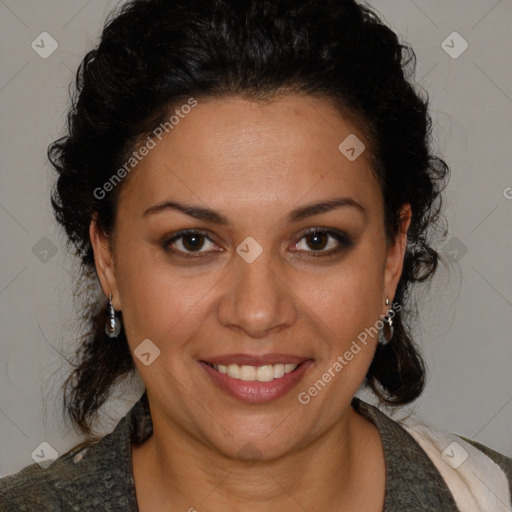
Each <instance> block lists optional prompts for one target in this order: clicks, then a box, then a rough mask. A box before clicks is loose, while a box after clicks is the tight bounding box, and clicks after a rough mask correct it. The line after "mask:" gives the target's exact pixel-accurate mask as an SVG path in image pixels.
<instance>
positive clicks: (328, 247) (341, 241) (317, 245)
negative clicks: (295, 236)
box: [295, 229, 350, 256]
mask: <svg viewBox="0 0 512 512" xmlns="http://www.w3.org/2000/svg"><path fill="white" fill-rule="evenodd" d="M329 239H331V242H330V243H329ZM333 239H334V241H333ZM303 242H305V244H306V245H308V246H309V247H310V249H309V250H308V249H307V248H306V249H301V248H300V245H301V243H303ZM349 245H350V241H349V240H348V237H347V236H346V235H345V234H344V233H342V232H338V231H332V230H322V229H314V230H311V231H309V232H308V233H305V234H304V235H302V237H301V238H300V240H299V242H298V243H297V244H296V245H295V248H297V249H298V250H305V251H306V252H309V254H311V255H312V256H317V255H316V254H313V253H320V254H318V256H323V255H325V254H326V253H327V254H332V253H335V252H338V251H339V250H341V249H342V248H343V247H347V246H349Z"/></svg>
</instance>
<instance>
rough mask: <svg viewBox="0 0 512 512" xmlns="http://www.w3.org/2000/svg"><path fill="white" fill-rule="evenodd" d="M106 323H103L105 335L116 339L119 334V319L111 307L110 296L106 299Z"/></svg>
mask: <svg viewBox="0 0 512 512" xmlns="http://www.w3.org/2000/svg"><path fill="white" fill-rule="evenodd" d="M107 316H108V318H107V321H106V322H105V333H106V334H107V336H108V337H109V338H117V336H119V333H120V332H121V319H120V318H118V317H117V316H116V312H115V311H114V306H112V294H110V295H109V296H108V299H107Z"/></svg>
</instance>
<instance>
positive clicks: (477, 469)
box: [401, 418, 512, 510]
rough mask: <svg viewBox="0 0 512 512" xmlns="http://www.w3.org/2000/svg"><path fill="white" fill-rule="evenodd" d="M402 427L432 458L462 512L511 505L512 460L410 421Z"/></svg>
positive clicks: (425, 425)
mask: <svg viewBox="0 0 512 512" xmlns="http://www.w3.org/2000/svg"><path fill="white" fill-rule="evenodd" d="M401 426H402V427H403V428H404V429H405V430H406V431H407V432H408V433H409V434H410V435H411V436H412V437H413V438H414V439H415V440H416V442H417V443H418V444H419V445H420V446H421V448H422V449H423V450H424V452H425V453H426V454H427V455H428V456H429V458H430V459H431V460H432V462H433V463H434V465H435V466H436V468H437V470H438V471H439V473H440V474H441V476H442V477H443V479H444V481H445V482H446V484H447V485H448V487H449V489H450V491H451V492H452V494H453V496H454V498H455V500H456V502H457V505H459V507H460V508H461V509H463V510H464V509H465V508H467V507H481V508H482V509H485V510H488V509H489V510H499V508H500V507H502V506H503V504H507V506H510V505H511V504H512V459H511V458H510V457H508V456H506V455H504V454H501V453H499V452H497V451H495V450H493V449H491V448H489V447H488V446H485V445H483V444H481V443H479V442H477V441H474V440H471V439H468V438H466V437H464V436H462V435H460V434H455V433H452V432H447V431H444V430H441V429H439V428H435V427H433V426H430V425H427V424H425V423H422V422H420V421H418V420H417V419H411V418H409V419H408V420H407V421H403V422H401Z"/></svg>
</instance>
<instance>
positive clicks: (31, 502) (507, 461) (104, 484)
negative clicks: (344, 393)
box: [0, 393, 512, 512]
mask: <svg viewBox="0 0 512 512" xmlns="http://www.w3.org/2000/svg"><path fill="white" fill-rule="evenodd" d="M352 405H353V406H354V407H355V408H356V410H358V411H359V413H360V414H362V415H363V416H365V417H366V418H368V419H369V420H370V421H372V422H373V423H374V424H375V425H376V427H377V428H378V430H379V432H380V436H381V439H382V444H383V448H384V456H385V462H386V493H385V504H384V510H383V512H395V511H396V512H398V511H401V512H403V511H407V512H416V511H418V512H420V511H425V512H426V511H428V512H432V511H436V512H438V511H442V512H450V511H454V512H455V511H457V507H456V505H455V501H454V499H453V497H452V494H451V492H450V490H449V489H448V487H447V485H446V484H445V482H444V480H443V478H442V477H441V475H440V473H439V472H438V470H437V469H436V468H435V466H434V465H433V463H432V462H431V460H430V459H429V457H428V456H427V455H426V454H425V452H424V451H423V450H422V448H421V447H420V446H419V444H418V443H417V442H416V441H415V440H414V439H413V438H412V437H411V436H410V435H409V434H408V433H407V432H406V431H405V430H404V429H403V428H402V427H401V426H400V425H399V424H398V423H397V422H395V421H393V420H392V419H391V418H389V417H388V416H387V415H385V414H384V413H383V412H382V411H380V410H379V409H378V408H376V407H374V406H372V405H370V404H367V403H365V402H363V401H362V400H360V399H358V398H354V399H353V401H352ZM152 432H153V426H152V422H151V415H150V412H149V404H148V401H147V395H146V393H144V394H143V395H142V396H141V398H140V399H139V400H138V401H137V402H136V403H135V404H134V405H133V407H132V408H131V409H130V411H128V413H127V414H126V415H125V416H124V417H123V418H122V419H121V420H120V421H119V423H118V424H117V426H116V427H115V429H114V430H113V431H112V432H111V433H110V434H108V435H106V436H104V437H103V438H102V439H101V440H100V441H98V442H97V443H95V444H93V445H91V446H88V447H86V448H83V447H81V448H74V449H72V450H70V451H69V452H67V453H66V454H64V455H62V456H60V457H59V458H58V459H57V460H55V461H54V462H53V463H52V464H51V465H50V466H49V467H47V468H46V469H43V468H42V467H40V466H39V464H36V463H34V464H32V465H30V466H27V467H25V468H24V469H22V470H21V471H19V472H18V473H16V474H14V475H10V476H7V477H5V478H2V479H0V511H1V512H22V511H30V512H46V511H66V512H69V511H77V512H78V511H80V512H103V511H104V512H110V511H123V512H136V511H138V507H137V499H136V495H135V484H134V480H133V473H132V460H131V444H132V443H137V444H138V443H142V442H144V441H145V440H146V439H147V438H148V437H150V436H151V434H152ZM464 439H465V438H464ZM465 440H466V441H468V440H467V439H465ZM470 442H471V444H473V446H475V447H476V448H478V449H480V450H481V451H483V452H484V453H485V454H487V455H488V456H489V457H491V458H492V459H493V460H494V462H496V463H497V464H498V465H499V466H500V467H501V468H502V469H503V470H504V472H505V473H506V475H507V477H508V480H509V483H510V485H511V495H512V459H511V458H508V457H505V456H504V455H501V454H499V453H497V452H496V451H494V450H491V449H490V448H488V447H486V446H483V445H481V444H480V443H477V442H475V441H470ZM504 506H505V507H507V506H509V505H508V504H504ZM504 510H507V509H506V508H504ZM511 510H512V508H511ZM489 512H491V511H489ZM493 512H494V511H493Z"/></svg>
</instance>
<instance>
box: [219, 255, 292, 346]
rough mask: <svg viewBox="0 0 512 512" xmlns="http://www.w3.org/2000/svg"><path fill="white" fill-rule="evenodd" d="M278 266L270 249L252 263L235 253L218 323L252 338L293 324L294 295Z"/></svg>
mask: <svg viewBox="0 0 512 512" xmlns="http://www.w3.org/2000/svg"><path fill="white" fill-rule="evenodd" d="M279 269H280V266H279V265H276V264H272V261H271V254H270V251H265V250H264V251H263V252H262V254H261V255H260V256H259V257H258V258H256V259H255V260H254V261H252V262H251V263H248V262H247V261H245V260H244V259H243V258H241V257H239V256H238V255H237V256H236V257H235V261H234V262H233V268H232V269H231V272H230V273H229V275H228V276H226V277H227V283H228V284H227V286H226V289H225V291H224V293H223V295H222V298H221V300H220V303H219V307H218V317H219V321H220V323H221V324H222V325H224V326H225V327H228V328H230V329H235V330H238V331H243V332H244V333H245V334H246V335H248V336H251V337H254V338H261V337H264V336H267V335H268V334H270V333H273V332H276V331H280V330H282V329H285V328H287V327H290V326H291V325H293V324H294V323H295V322H296V321H297V318H298V311H297V307H296V303H295V301H294V297H295V296H294V293H293V290H291V289H290V288H289V286H288V285H287V284H286V281H285V280H286V276H285V275H284V271H283V269H282V268H281V270H279Z"/></svg>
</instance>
